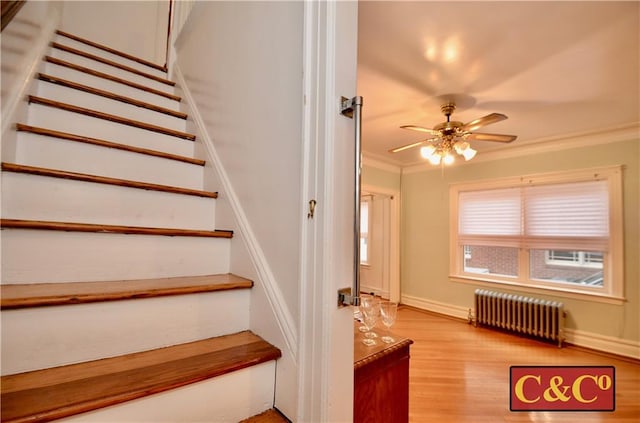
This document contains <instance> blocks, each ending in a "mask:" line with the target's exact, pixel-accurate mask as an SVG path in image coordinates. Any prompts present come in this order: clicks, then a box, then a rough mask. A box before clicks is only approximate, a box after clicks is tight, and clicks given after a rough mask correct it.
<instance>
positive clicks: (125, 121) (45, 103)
mask: <svg viewBox="0 0 640 423" xmlns="http://www.w3.org/2000/svg"><path fill="white" fill-rule="evenodd" d="M28 100H29V103H35V104H41V105H43V106H49V107H56V108H58V109H62V110H66V111H69V112H74V113H79V114H82V115H85V116H91V117H95V118H98V119H103V120H108V121H110V122H115V123H120V124H122V125H128V126H133V127H135V128H140V129H146V130H147V131H153V132H157V133H160V134H165V135H170V136H173V137H177V138H183V139H186V140H189V141H194V140H195V139H196V136H195V135H194V134H188V133H186V132H181V131H176V130H174V129H170V128H165V127H162V126H157V125H152V124H150V123H145V122H141V121H138V120H133V119H128V118H124V117H121V116H116V115H112V114H109V113H103V112H99V111H97V110H92V109H86V108H84V107H79V106H74V105H72V104H68V103H61V102H59V101H54V100H50V99H47V98H44V97H38V96H35V95H29V96H28Z"/></svg>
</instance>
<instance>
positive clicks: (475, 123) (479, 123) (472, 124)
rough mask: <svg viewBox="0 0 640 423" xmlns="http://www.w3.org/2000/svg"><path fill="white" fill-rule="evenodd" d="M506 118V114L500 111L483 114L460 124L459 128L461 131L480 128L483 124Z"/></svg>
mask: <svg viewBox="0 0 640 423" xmlns="http://www.w3.org/2000/svg"><path fill="white" fill-rule="evenodd" d="M505 119H508V118H507V116H506V115H503V114H502V113H491V114H488V115H486V116H483V117H481V118H479V119H476V120H472V121H471V122H469V123H465V124H464V125H462V127H461V128H460V129H462V130H463V131H469V132H470V131H475V130H476V129H480V128H482V127H483V126H487V125H491V124H492V123H496V122H500V121H502V120H505Z"/></svg>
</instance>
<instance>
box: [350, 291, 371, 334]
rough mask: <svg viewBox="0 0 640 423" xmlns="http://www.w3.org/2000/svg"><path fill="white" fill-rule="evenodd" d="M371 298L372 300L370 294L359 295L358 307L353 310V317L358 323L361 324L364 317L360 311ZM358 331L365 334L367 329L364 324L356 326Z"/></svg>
mask: <svg viewBox="0 0 640 423" xmlns="http://www.w3.org/2000/svg"><path fill="white" fill-rule="evenodd" d="M372 298H373V295H371V294H364V293H362V294H360V305H359V306H357V307H355V308H354V310H353V316H354V318H355V319H356V320H358V321H359V322H362V321H363V319H364V315H363V313H362V309H363V308H364V307H366V304H369V303H370V301H371V299H372ZM358 330H359V331H360V332H367V331H368V329H367V327H366V326H365V325H364V324H362V325H360V326H358Z"/></svg>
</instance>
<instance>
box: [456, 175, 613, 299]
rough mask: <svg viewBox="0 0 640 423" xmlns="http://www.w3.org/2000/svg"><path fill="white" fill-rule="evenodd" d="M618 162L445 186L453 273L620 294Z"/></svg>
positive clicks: (478, 278) (535, 286) (470, 277)
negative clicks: (606, 165) (605, 165)
mask: <svg viewBox="0 0 640 423" xmlns="http://www.w3.org/2000/svg"><path fill="white" fill-rule="evenodd" d="M621 191H622V177H621V169H620V167H613V168H600V169H590V170H584V171H574V172H566V173H556V174H544V175H531V176H526V177H518V178H510V179H504V180H497V181H487V182H479V183H472V184H456V185H453V186H452V187H451V192H450V194H451V266H450V267H451V275H452V277H453V278H455V279H463V280H472V281H474V280H475V281H482V282H490V283H503V284H511V285H518V286H521V287H527V288H533V289H551V290H555V291H567V292H573V293H580V294H589V295H595V296H601V297H613V298H618V299H619V298H622V291H623V290H622V286H623V285H622V256H623V253H622V223H621V222H622V194H621Z"/></svg>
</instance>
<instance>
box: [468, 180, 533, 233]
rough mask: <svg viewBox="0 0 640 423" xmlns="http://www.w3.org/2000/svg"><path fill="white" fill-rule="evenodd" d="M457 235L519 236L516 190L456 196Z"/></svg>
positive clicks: (469, 193)
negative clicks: (458, 221)
mask: <svg viewBox="0 0 640 423" xmlns="http://www.w3.org/2000/svg"><path fill="white" fill-rule="evenodd" d="M459 201H460V209H459V210H460V211H459V216H460V226H459V232H460V234H464V235H520V233H521V232H522V229H521V226H522V225H521V223H520V220H521V214H522V212H521V200H520V189H519V188H508V189H492V190H486V191H467V192H461V193H460V199H459Z"/></svg>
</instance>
